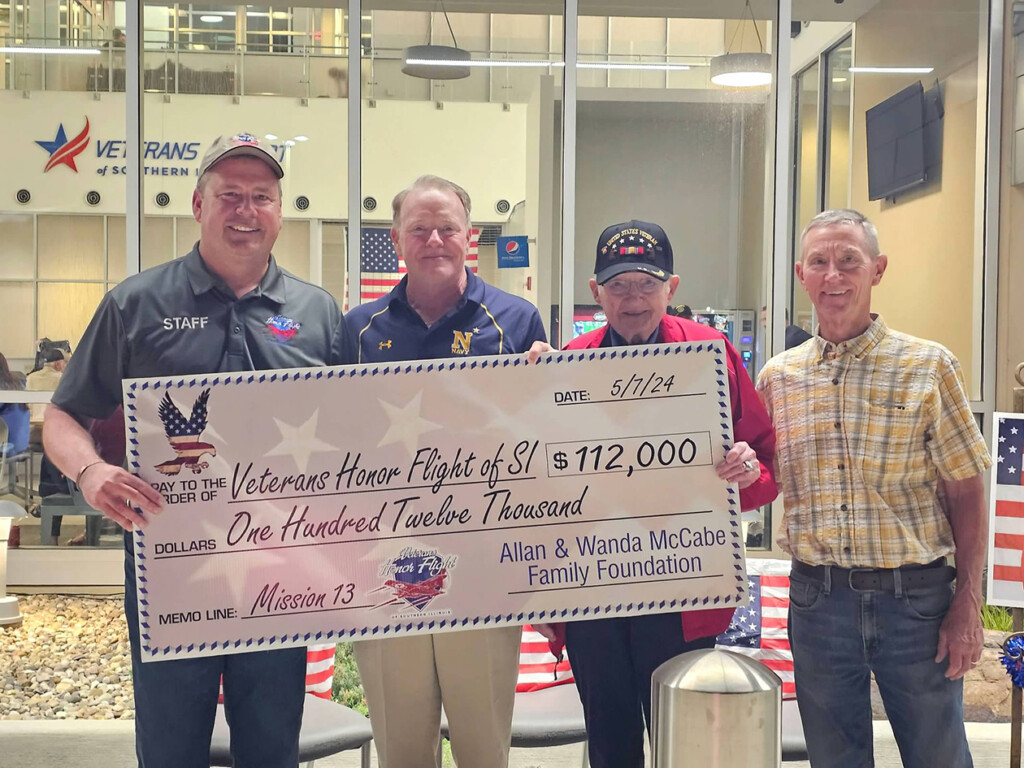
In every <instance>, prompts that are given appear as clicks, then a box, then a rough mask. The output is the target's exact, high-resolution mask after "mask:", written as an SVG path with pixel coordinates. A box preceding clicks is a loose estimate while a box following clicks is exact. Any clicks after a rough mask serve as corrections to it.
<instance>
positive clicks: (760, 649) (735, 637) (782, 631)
mask: <svg viewBox="0 0 1024 768" xmlns="http://www.w3.org/2000/svg"><path fill="white" fill-rule="evenodd" d="M747 569H748V574H747V586H748V587H749V588H750V603H749V604H747V605H744V606H740V607H739V608H737V609H736V613H734V614H733V617H732V622H731V623H730V624H729V628H728V629H727V630H726V631H725V632H723V633H722V634H720V635H719V636H718V638H717V640H716V641H715V645H716V646H717V647H718V648H723V649H725V650H727V651H735V652H737V653H742V654H745V655H747V656H750V657H752V658H755V659H757V660H758V661H760V662H761V663H763V664H764V665H765V666H766V667H768V668H769V669H770V670H772V671H773V672H774V673H775V674H776V675H778V676H779V677H780V678H782V698H784V699H795V698H796V685H795V684H794V682H793V651H792V650H791V649H790V647H789V634H788V629H787V624H788V617H789V563H787V562H786V561H784V560H748V561H747Z"/></svg>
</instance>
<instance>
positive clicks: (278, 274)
mask: <svg viewBox="0 0 1024 768" xmlns="http://www.w3.org/2000/svg"><path fill="white" fill-rule="evenodd" d="M352 362H355V343H354V340H353V337H352V335H351V334H350V333H349V331H348V328H347V326H346V325H345V321H344V319H343V318H342V315H341V310H339V309H338V304H337V302H336V301H335V300H334V297H333V296H331V295H330V294H329V293H328V292H327V291H325V290H324V289H323V288H319V287H317V286H315V285H311V284H310V283H307V282H305V281H303V280H300V279H299V278H297V277H295V276H294V275H292V274H290V273H289V272H286V271H285V270H283V269H281V268H280V267H278V266H277V262H275V261H274V257H273V256H271V257H270V263H269V265H268V267H267V271H266V273H265V274H264V276H263V279H262V280H260V283H259V285H258V286H256V287H255V288H254V289H253V290H251V291H250V292H249V293H247V294H246V295H245V296H242V297H241V298H238V297H236V296H235V294H234V292H233V291H232V290H231V289H230V288H228V287H227V285H226V284H225V283H224V282H223V280H221V279H220V278H219V277H217V275H215V274H214V273H213V272H211V271H210V270H209V269H207V267H206V264H205V263H204V262H203V259H202V257H201V256H200V255H199V244H198V243H196V245H195V247H194V248H193V249H192V251H191V252H190V253H188V255H186V256H185V257H183V258H180V259H175V260H174V261H171V262H168V263H167V264H161V265H160V266H157V267H153V268H152V269H147V270H146V271H145V272H141V273H139V274H137V275H132V276H131V277H129V278H127V279H126V280H124V281H123V282H121V283H120V284H119V285H117V286H115V287H114V288H113V289H111V291H110V292H109V293H107V295H106V296H104V297H103V300H102V301H101V302H100V305H99V307H98V308H97V309H96V314H95V315H93V318H92V321H91V322H90V323H89V327H88V328H87V329H86V331H85V335H84V336H83V337H82V340H81V342H79V344H78V348H77V349H76V350H75V354H74V355H73V356H72V357H71V359H70V360H69V361H68V367H67V369H66V370H65V371H64V375H63V376H62V377H61V380H60V384H59V385H58V386H57V391H56V392H55V393H54V395H53V402H54V403H55V404H56V405H58V406H60V407H61V408H63V409H64V410H66V411H68V412H69V413H72V414H75V415H78V416H89V417H92V418H97V419H103V418H106V417H107V416H109V415H110V414H111V413H112V412H113V411H114V410H115V409H116V408H117V406H119V405H121V379H128V378H139V377H147V376H179V375H188V374H196V373H224V372H228V371H262V370H269V369H274V368H305V367H313V366H320V365H344V364H347V363H352Z"/></svg>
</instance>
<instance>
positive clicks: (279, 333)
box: [266, 315, 302, 344]
mask: <svg viewBox="0 0 1024 768" xmlns="http://www.w3.org/2000/svg"><path fill="white" fill-rule="evenodd" d="M266 325H267V328H269V329H270V334H271V336H272V338H273V340H274V341H277V342H280V343H282V344H286V343H288V342H289V341H291V340H292V339H294V338H295V334H297V333H298V332H299V329H300V328H301V327H302V323H297V322H295V321H294V320H292V319H291V318H290V317H285V316H284V315H274V316H273V317H268V318H267V320H266Z"/></svg>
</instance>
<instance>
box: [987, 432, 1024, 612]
mask: <svg viewBox="0 0 1024 768" xmlns="http://www.w3.org/2000/svg"><path fill="white" fill-rule="evenodd" d="M998 425H999V429H998V430H997V432H998V434H997V435H996V437H995V445H994V449H993V451H992V453H993V454H994V456H995V461H996V466H995V472H994V473H993V474H994V475H995V493H994V494H992V495H993V496H994V502H993V503H994V504H995V519H994V524H993V526H992V535H993V550H992V555H991V563H992V585H991V587H990V589H989V602H990V603H992V604H994V605H1012V606H1017V607H1020V606H1024V563H1022V557H1024V487H1022V485H1024V479H1022V477H1021V475H1022V470H1024V460H1022V459H1024V416H1011V415H1008V414H1003V415H1000V416H999V418H998Z"/></svg>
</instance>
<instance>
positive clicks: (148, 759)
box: [124, 533, 306, 768]
mask: <svg viewBox="0 0 1024 768" xmlns="http://www.w3.org/2000/svg"><path fill="white" fill-rule="evenodd" d="M124 540H125V561H124V577H125V580H124V613H125V618H126V619H127V620H128V636H129V639H130V640H131V648H132V678H133V685H134V688H135V754H136V755H137V757H138V760H139V766H140V768H208V767H209V765H210V738H211V735H212V734H213V722H214V718H215V716H216V713H217V697H218V695H219V686H220V678H221V675H223V676H224V715H225V716H226V718H227V721H228V725H229V726H230V728H231V755H232V757H233V759H234V763H235V765H236V766H237V767H238V768H294V766H297V765H298V763H299V726H300V725H301V723H302V704H303V698H304V695H305V687H306V685H305V681H306V649H305V648H285V649H281V650H275V651H257V652H254V653H236V654H230V655H227V656H211V657H208V658H199V659H175V660H171V661H149V662H146V663H145V664H144V663H142V660H141V657H140V646H139V618H138V600H137V592H136V587H135V562H134V560H133V558H132V535H131V534H130V533H126V534H125V538H124Z"/></svg>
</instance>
